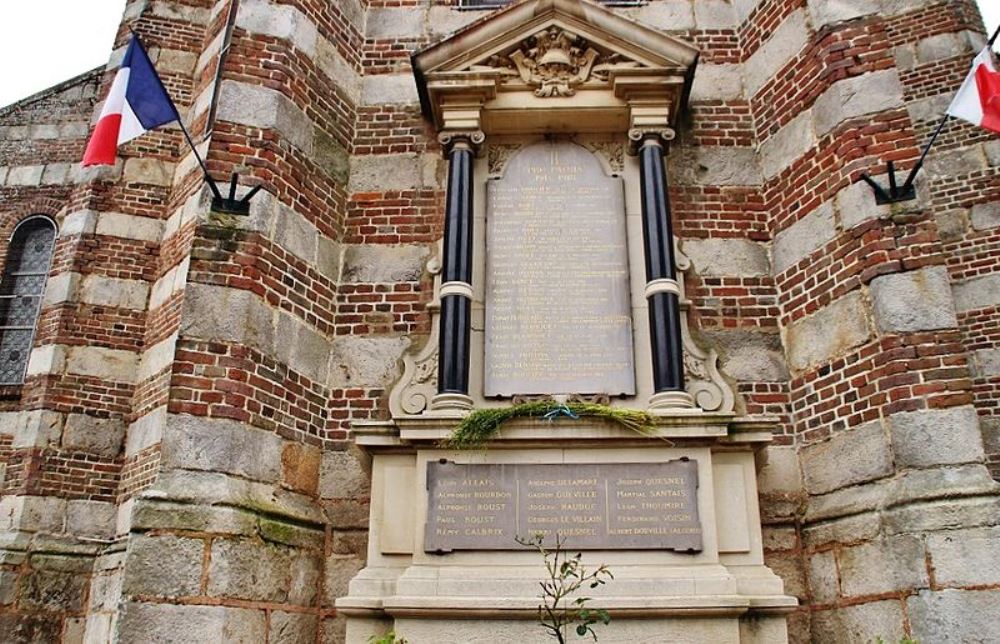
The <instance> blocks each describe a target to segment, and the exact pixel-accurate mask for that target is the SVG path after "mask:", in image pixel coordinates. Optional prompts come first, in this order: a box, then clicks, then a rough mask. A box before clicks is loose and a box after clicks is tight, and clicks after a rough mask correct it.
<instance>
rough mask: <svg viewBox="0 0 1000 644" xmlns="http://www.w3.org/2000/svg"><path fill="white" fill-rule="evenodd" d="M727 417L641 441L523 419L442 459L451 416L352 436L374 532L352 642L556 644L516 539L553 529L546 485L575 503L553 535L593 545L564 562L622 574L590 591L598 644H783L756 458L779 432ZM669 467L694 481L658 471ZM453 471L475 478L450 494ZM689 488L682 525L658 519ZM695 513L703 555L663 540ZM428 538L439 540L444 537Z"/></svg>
mask: <svg viewBox="0 0 1000 644" xmlns="http://www.w3.org/2000/svg"><path fill="white" fill-rule="evenodd" d="M730 420H731V419H730V418H727V417H713V416H711V415H709V414H703V415H702V417H700V418H693V417H686V416H685V417H678V418H675V419H670V421H669V422H667V421H666V420H665V421H664V424H663V426H662V427H661V428H660V430H659V433H658V435H656V436H641V435H638V434H635V433H633V432H629V431H628V430H625V429H622V428H620V427H618V426H616V425H613V424H605V423H603V422H599V421H594V422H588V421H556V422H555V423H549V422H543V421H539V420H535V419H524V420H518V421H514V422H511V423H509V425H508V426H505V428H504V430H503V432H502V433H501V435H500V436H499V437H498V438H497V440H495V441H493V442H492V443H491V444H490V446H489V448H488V449H486V450H480V451H451V450H442V449H440V448H439V447H438V442H439V441H440V439H441V438H443V437H444V436H446V435H447V434H448V432H449V431H450V428H451V425H450V424H449V423H447V422H444V421H443V419H438V420H434V419H432V418H427V419H422V420H421V421H420V422H415V421H412V420H411V421H408V422H407V423H405V424H404V425H403V426H401V427H395V426H390V425H388V424H387V425H385V426H381V427H379V426H375V425H372V426H369V427H366V428H359V429H360V430H361V431H360V432H359V434H358V442H359V443H360V444H361V445H362V446H363V447H365V448H366V449H369V450H370V451H371V452H372V454H373V471H372V506H371V525H370V538H369V548H368V563H367V567H366V568H364V569H363V570H362V571H361V572H359V573H358V574H357V575H356V576H355V578H354V579H353V580H352V581H351V583H350V588H349V593H348V596H346V597H344V598H342V599H340V600H338V602H337V609H338V612H339V613H340V614H341V615H345V616H346V617H347V641H348V642H349V643H350V644H355V643H357V644H361V643H364V642H367V641H368V638H369V637H371V636H372V635H377V634H380V633H382V632H385V631H387V630H390V629H391V630H394V631H395V633H396V634H397V635H398V636H399V637H404V638H406V640H407V641H408V642H410V643H411V644H424V643H431V642H434V643H439V642H491V643H493V642H518V643H519V644H525V643H530V642H546V641H552V640H551V639H549V637H548V636H547V635H546V633H545V632H544V630H543V629H542V628H541V626H539V624H538V622H537V620H538V606H539V604H540V599H539V585H538V584H539V582H540V581H543V580H545V579H547V575H546V571H545V568H544V564H543V558H542V555H541V554H539V553H538V552H537V551H535V550H532V549H530V548H525V547H523V546H520V545H519V544H517V542H516V541H515V540H514V537H515V536H520V537H531V536H532V535H531V532H532V531H533V530H534V528H535V527H537V526H538V525H545V524H546V522H550V521H554V519H552V517H557V516H560V512H559V511H558V510H555V511H551V510H552V508H551V507H550V505H546V503H558V501H554V500H546V499H544V498H542V497H543V496H544V495H543V494H542V491H544V490H545V489H546V487H545V486H549V489H550V490H551V494H552V497H553V498H554V499H555V498H560V497H565V496H567V495H569V494H570V493H571V492H573V491H576V493H577V496H578V497H582V498H576V499H566V500H565V502H566V503H569V504H571V505H570V506H568V507H569V508H570V509H569V510H567V511H566V512H564V513H563V516H566V517H567V518H566V519H564V520H563V526H566V525H568V527H563V528H561V527H560V526H559V524H558V523H556V524H555V525H552V524H550V528H552V529H554V530H560V529H562V530H566V531H569V532H573V530H574V529H576V530H577V534H582V533H583V532H584V529H583V528H582V527H581V526H587V525H593V526H594V527H595V528H594V529H595V530H596V533H597V534H598V535H599V536H597V537H589V538H585V539H583V541H580V540H578V541H577V542H576V547H575V548H574V547H573V543H572V541H570V542H569V544H570V545H569V546H568V547H567V550H568V551H570V552H572V553H574V554H575V552H576V551H580V552H582V554H583V563H584V565H585V566H586V567H587V568H589V569H594V568H597V567H598V566H600V565H602V564H603V565H606V566H607V567H608V569H609V570H610V571H611V572H612V574H613V575H614V579H613V580H611V581H609V582H608V583H607V585H605V586H602V587H600V588H598V589H596V590H590V589H587V595H586V596H588V597H591V598H592V599H591V600H590V602H589V604H588V606H589V607H590V608H603V609H605V610H607V611H608V612H609V613H610V614H611V618H612V621H611V624H609V625H607V626H598V627H596V628H597V630H598V635H599V638H600V640H599V641H601V642H629V643H636V642H650V643H652V642H664V641H685V642H733V643H737V642H744V643H756V642H760V643H764V642H767V643H768V644H772V643H775V642H778V643H780V642H785V641H787V634H786V628H785V617H784V615H785V613H787V612H788V611H790V610H792V609H794V607H795V605H796V600H795V599H794V598H793V597H789V596H787V595H785V594H784V590H783V585H782V581H781V580H780V578H778V577H777V576H776V575H774V573H773V572H771V571H770V570H769V569H768V568H767V567H766V566H765V565H764V561H763V551H762V543H761V530H760V515H759V510H758V506H757V487H756V467H755V462H756V456H757V455H759V454H760V451H761V450H762V449H764V447H765V445H766V443H767V441H768V440H770V433H769V431H767V428H766V427H765V426H763V425H759V424H749V423H743V424H739V423H730V422H728V421H730ZM672 462H681V463H684V464H685V465H686V466H687V467H685V468H684V470H685V471H689V473H688V474H685V475H684V477H676V478H675V477H674V476H673V475H670V476H658V475H656V474H650V472H656V471H658V470H657V468H662V467H665V464H669V463H672ZM445 464H447V466H448V467H443V466H444V465H445ZM455 464H457V465H459V466H462V465H467V466H469V467H467V468H466V470H467V471H468V472H469V473H470V477H469V478H468V479H466V480H464V481H463V480H462V479H461V477H460V476H458V477H455V476H453V477H452V478H451V479H448V480H447V481H446V482H447V483H448V485H444V484H443V483H442V480H443V479H442V474H441V471H448V470H449V468H450V467H453V466H454V465H455ZM539 466H541V467H539ZM553 466H555V467H553ZM429 472H430V473H431V475H430V477H429V476H428V473H429ZM566 472H569V473H572V472H576V473H577V476H576V478H573V476H571V475H566V474H564V473H566ZM595 472H598V474H595ZM630 483H631V484H634V485H635V486H636V487H633V488H629V487H627V486H628V485H629V484H630ZM691 484H694V485H695V486H696V487H695V488H690V489H692V490H696V491H695V492H694V496H695V498H693V499H690V503H691V504H692V507H690V508H684V507H682V504H681V505H678V506H677V507H679V508H681V509H679V510H676V512H685V515H684V516H681V515H679V514H674V515H671V514H665V512H671V511H672V510H664V509H663V508H664V507H666V506H664V505H663V504H662V503H661V501H662V500H663V498H669V497H670V496H671V495H672V496H673V497H674V501H673V502H676V503H680V501H681V499H680V497H682V496H683V495H684V494H686V492H684V490H688V489H689V488H688V487H687V486H689V485H691ZM616 485H617V486H618V487H617V488H616V487H615V486H616ZM477 486H478V487H477ZM671 486H673V487H671ZM442 489H443V490H452V491H455V493H454V494H452V493H451V492H447V494H451V496H445V494H446V493H445V492H441V490H442ZM434 490H437V491H434ZM475 490H481V492H480V494H479V496H478V497H477V496H473V495H472V492H474V491H475ZM629 490H632V491H629ZM671 490H675V491H671ZM467 493H468V494H467ZM463 495H464V496H463ZM653 497H657V498H653ZM509 504H513V505H514V506H516V507H509ZM616 504H617V505H618V508H617V509H616V507H615V505H616ZM643 504H646V505H643ZM432 505H435V506H437V507H431V506H432ZM643 507H649V508H653V510H651V511H650V512H648V513H646V514H644V513H643V510H642V508H643ZM671 507H673V506H671ZM695 507H696V523H697V526H698V530H699V531H698V536H699V537H700V543H697V544H695V545H694V546H692V542H691V541H690V540H689V539H688V540H677V539H676V538H674V537H672V536H670V532H671V528H670V526H671V525H673V524H672V523H670V522H671V521H677V522H678V523H677V525H678V526H681V525H686V524H684V521H685V520H688V521H690V519H691V516H688V513H687V510H691V511H692V512H693V511H694V509H695ZM630 508H631V509H630ZM588 512H592V516H591V514H588ZM647 515H648V516H647ZM623 525H636V526H639V527H638V528H635V531H637V532H636V534H639V533H643V534H645V533H648V532H649V530H654V531H659V532H662V533H663V534H664V535H665V536H664V537H663V548H655V547H650V546H649V543H647V542H645V541H643V540H642V539H640V540H639V541H638V542H635V543H632V542H628V540H627V539H624V540H623V539H622V538H621V537H620V533H621V530H622V528H621V526H623ZM644 525H645V526H653V527H648V528H643V527H642V526H644ZM435 526H439V527H440V529H442V530H443V532H440V533H437V536H435V530H437V529H438V528H435ZM484 526H486V528H484ZM428 530H430V532H428ZM684 530H685V533H686V534H687V536H686V537H685V538H687V537H690V534H688V533H689V532H690V530H689V528H685V529H684ZM550 532H551V531H550ZM521 533H523V534H521ZM612 533H616V535H617V536H612ZM441 535H445V536H441ZM506 539H509V541H510V544H509V547H507V546H505V545H504V541H505V540H506ZM432 541H433V542H434V543H430V542H432ZM553 543H554V542H553V540H552V539H549V541H548V543H547V545H549V546H550V547H551V546H552V545H553ZM636 543H639V544H640V545H642V546H643V548H642V549H634V548H636V547H637V546H636ZM477 544H480V545H478V546H477ZM682 546H683V547H684V548H686V549H685V550H672V549H669V548H680V547H682ZM692 547H695V548H698V549H697V551H694V550H692V549H691V548H692ZM449 548H451V549H452V550H451V551H450V552H445V550H446V549H449ZM504 548H507V549H504ZM428 550H430V551H428Z"/></svg>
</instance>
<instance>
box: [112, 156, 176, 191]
mask: <svg viewBox="0 0 1000 644" xmlns="http://www.w3.org/2000/svg"><path fill="white" fill-rule="evenodd" d="M174 167H175V164H173V163H170V162H169V161H164V160H162V159H152V158H147V157H132V158H130V159H127V160H126V161H125V171H124V177H123V178H124V179H125V181H128V182H130V183H142V184H147V185H152V186H161V187H170V186H171V185H173V183H174Z"/></svg>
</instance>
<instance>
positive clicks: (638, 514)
mask: <svg viewBox="0 0 1000 644" xmlns="http://www.w3.org/2000/svg"><path fill="white" fill-rule="evenodd" d="M427 491H428V498H427V506H428V512H427V526H426V531H425V533H424V550H425V551H426V552H436V553H443V552H451V551H453V550H518V549H520V548H521V546H519V545H518V544H517V542H516V541H515V537H522V538H531V537H532V536H533V535H536V534H539V533H541V534H542V535H544V536H545V537H546V542H547V543H548V544H550V545H551V544H553V543H555V535H557V534H558V535H560V536H561V537H562V539H563V540H564V541H565V544H566V547H567V548H572V549H578V550H681V551H690V552H700V551H701V548H702V532H701V522H700V521H699V519H698V494H697V492H698V465H697V463H696V462H695V461H691V460H676V461H669V462H666V463H600V464H577V463H573V464H553V465H535V464H503V465H482V464H461V463H453V462H451V461H444V462H440V461H435V462H431V463H428V464H427Z"/></svg>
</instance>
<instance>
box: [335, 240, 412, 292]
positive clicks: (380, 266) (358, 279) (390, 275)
mask: <svg viewBox="0 0 1000 644" xmlns="http://www.w3.org/2000/svg"><path fill="white" fill-rule="evenodd" d="M429 255H430V249H429V248H428V247H427V246H422V245H415V244H410V245H402V246H386V245H382V244H376V245H368V244H351V245H348V246H344V269H343V280H344V281H345V282H349V283H370V282H415V281H418V280H419V279H420V276H421V275H423V272H424V263H425V262H426V261H427V257H428V256H429Z"/></svg>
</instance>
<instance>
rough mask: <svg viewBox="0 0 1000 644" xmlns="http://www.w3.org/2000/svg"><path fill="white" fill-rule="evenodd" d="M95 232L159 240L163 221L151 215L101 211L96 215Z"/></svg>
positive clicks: (153, 240) (110, 235) (143, 239)
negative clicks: (140, 215)
mask: <svg viewBox="0 0 1000 644" xmlns="http://www.w3.org/2000/svg"><path fill="white" fill-rule="evenodd" d="M95 232H96V233H97V234H98V235H106V236H108V237H122V238H124V239H138V240H141V241H152V242H159V241H160V238H161V237H162V235H163V222H162V221H160V220H159V219H153V218H152V217H139V216H136V215H128V214H124V213H120V212H102V213H100V214H99V215H98V216H97V224H96V226H95Z"/></svg>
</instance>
